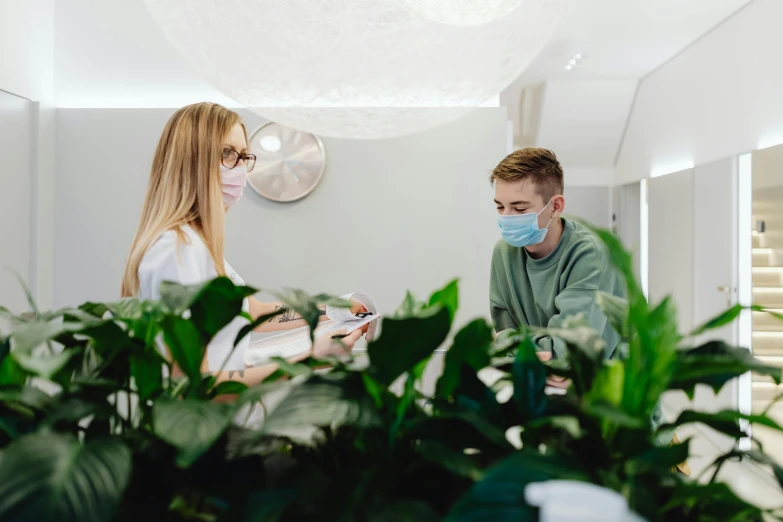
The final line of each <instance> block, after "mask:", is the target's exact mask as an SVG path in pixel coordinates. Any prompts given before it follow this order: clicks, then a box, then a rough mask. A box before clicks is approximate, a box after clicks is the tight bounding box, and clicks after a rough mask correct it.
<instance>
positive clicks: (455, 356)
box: [435, 319, 492, 398]
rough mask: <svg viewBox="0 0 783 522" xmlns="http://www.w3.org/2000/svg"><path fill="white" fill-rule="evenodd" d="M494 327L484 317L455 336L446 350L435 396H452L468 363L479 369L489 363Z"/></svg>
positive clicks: (471, 366)
mask: <svg viewBox="0 0 783 522" xmlns="http://www.w3.org/2000/svg"><path fill="white" fill-rule="evenodd" d="M491 344H492V329H491V328H490V326H489V325H488V324H487V322H486V321H485V320H483V319H476V320H475V321H472V322H471V323H469V324H468V325H467V326H465V327H464V328H463V329H462V330H460V331H459V333H457V335H456V336H455V337H454V343H453V344H452V345H451V348H449V351H448V352H446V357H445V361H444V366H443V373H442V374H441V376H440V378H439V379H438V383H437V386H436V391H435V396H436V397H438V398H446V397H449V396H451V394H452V393H453V392H454V390H455V389H456V388H457V386H458V385H459V376H460V369H461V368H462V365H463V364H467V365H468V366H469V367H470V368H473V370H475V371H478V370H480V369H482V368H485V367H486V366H488V365H489V359H490V358H489V351H488V350H489V347H490V345H491Z"/></svg>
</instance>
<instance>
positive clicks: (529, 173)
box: [489, 148, 563, 200]
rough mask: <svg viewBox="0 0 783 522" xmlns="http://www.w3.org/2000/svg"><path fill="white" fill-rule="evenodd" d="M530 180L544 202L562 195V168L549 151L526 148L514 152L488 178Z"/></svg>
mask: <svg viewBox="0 0 783 522" xmlns="http://www.w3.org/2000/svg"><path fill="white" fill-rule="evenodd" d="M499 179H502V180H503V181H522V180H531V181H532V182H533V183H534V184H535V186H536V190H537V191H538V193H539V194H541V196H543V197H544V199H545V200H547V199H551V198H552V197H553V196H556V195H561V194H563V167H562V166H560V162H559V161H557V156H555V153H554V152H552V151H551V150H547V149H538V148H528V149H521V150H516V151H514V152H512V153H511V154H509V155H508V156H506V157H505V159H504V160H503V161H501V162H500V164H499V165H498V166H497V167H495V170H493V171H492V174H491V175H490V176H489V182H490V183H492V184H493V185H494V184H495V181H496V180H499Z"/></svg>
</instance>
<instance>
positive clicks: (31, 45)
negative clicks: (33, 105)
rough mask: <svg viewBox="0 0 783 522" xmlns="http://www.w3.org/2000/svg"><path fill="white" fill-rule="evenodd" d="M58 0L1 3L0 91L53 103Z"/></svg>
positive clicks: (5, 1) (1, 1)
mask: <svg viewBox="0 0 783 522" xmlns="http://www.w3.org/2000/svg"><path fill="white" fill-rule="evenodd" d="M54 3H55V0H24V1H19V0H0V90H3V91H6V92H10V93H13V94H16V95H17V96H22V97H24V98H27V99H30V100H34V101H39V100H45V101H50V100H51V99H52V96H53V89H54V84H53V77H54Z"/></svg>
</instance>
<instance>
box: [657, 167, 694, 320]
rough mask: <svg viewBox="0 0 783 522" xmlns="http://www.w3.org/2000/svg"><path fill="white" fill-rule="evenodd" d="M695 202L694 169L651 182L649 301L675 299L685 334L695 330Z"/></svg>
mask: <svg viewBox="0 0 783 522" xmlns="http://www.w3.org/2000/svg"><path fill="white" fill-rule="evenodd" d="M693 201H694V191H693V169H689V170H684V171H681V172H676V173H674V174H669V175H667V176H662V177H658V178H653V179H651V180H649V182H648V193H647V203H648V212H649V229H648V230H649V240H648V274H649V276H648V277H649V298H650V302H651V303H657V302H659V301H660V300H661V299H663V298H664V297H666V296H667V295H670V296H672V298H673V299H674V302H675V303H677V312H678V319H679V324H680V331H683V332H686V331H690V330H691V329H692V328H693V326H694V321H693V267H694V264H693V256H694V248H693V246H694V229H693V222H694V221H693V218H694V213H693V210H694V209H693Z"/></svg>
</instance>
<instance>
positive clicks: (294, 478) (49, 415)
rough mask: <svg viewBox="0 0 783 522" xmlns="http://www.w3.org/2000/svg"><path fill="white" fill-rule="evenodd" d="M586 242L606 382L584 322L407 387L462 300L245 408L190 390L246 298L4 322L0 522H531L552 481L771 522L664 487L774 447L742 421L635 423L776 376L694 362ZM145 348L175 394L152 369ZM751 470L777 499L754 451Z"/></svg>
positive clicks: (224, 296)
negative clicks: (614, 353)
mask: <svg viewBox="0 0 783 522" xmlns="http://www.w3.org/2000/svg"><path fill="white" fill-rule="evenodd" d="M596 233H597V234H598V235H599V237H600V238H601V239H602V240H603V241H604V243H605V244H606V246H607V248H608V249H609V251H610V253H611V255H612V258H613V260H614V262H615V263H616V265H617V267H618V269H619V270H620V271H621V273H622V274H623V275H624V276H625V279H626V284H627V287H628V295H629V298H628V301H627V302H626V301H620V300H617V299H615V298H612V297H611V296H607V295H600V296H599V303H600V304H601V306H602V308H603V309H604V311H605V313H606V314H607V316H608V317H609V318H610V320H611V321H612V324H613V325H614V326H615V328H616V329H617V330H618V332H620V333H621V334H622V336H623V337H624V339H625V346H626V348H625V349H624V350H623V353H622V354H621V355H622V356H621V357H620V358H618V359H616V360H606V359H605V357H604V353H603V346H602V345H601V342H600V339H599V337H598V336H597V334H596V333H595V332H593V331H592V330H590V329H589V328H588V327H586V326H585V325H584V324H583V323H582V322H581V320H580V319H579V318H574V319H572V320H571V321H570V322H569V323H568V324H567V325H566V326H565V327H564V328H563V329H560V330H557V331H539V330H523V331H519V332H513V333H511V334H507V335H504V336H502V337H500V338H499V339H497V340H495V339H493V335H492V330H491V327H490V325H488V324H487V322H486V321H485V320H482V319H477V320H474V321H472V322H470V323H469V324H467V325H466V326H465V327H463V328H462V329H461V330H459V331H458V332H457V333H456V335H455V336H454V337H453V341H452V342H451V346H450V349H449V350H448V352H447V354H446V356H445V364H444V370H443V374H442V375H441V377H440V378H439V379H438V382H437V386H436V389H435V393H434V396H433V397H424V396H422V395H421V393H420V392H419V391H418V390H417V382H418V381H420V380H421V378H422V375H423V372H424V368H425V366H426V364H427V362H428V361H429V359H430V357H431V356H432V353H433V352H434V350H435V349H436V348H438V347H439V346H440V345H441V344H443V343H444V342H445V341H446V340H447V338H448V336H449V332H450V329H451V325H452V321H453V317H454V313H455V311H456V309H457V284H456V282H452V283H450V284H449V285H447V286H446V287H444V288H443V289H442V290H440V291H438V292H436V293H435V294H433V295H432V296H431V298H430V299H429V300H428V301H427V302H418V301H416V299H415V298H413V296H411V295H408V297H407V298H406V300H405V302H404V303H403V305H402V306H401V307H400V309H399V310H398V311H397V313H396V314H395V315H394V316H393V317H391V318H388V319H386V320H384V323H383V333H382V335H381V337H379V338H378V339H377V340H376V341H374V342H373V343H371V344H370V345H369V347H368V357H367V358H366V359H360V358H356V359H353V358H351V359H347V360H337V359H335V360H330V361H328V362H329V363H331V364H332V369H331V370H330V371H328V372H321V371H315V370H314V368H315V367H317V366H319V365H320V364H321V362H319V361H309V362H308V363H307V364H288V363H286V362H284V361H280V371H279V372H278V374H276V375H275V376H273V378H272V379H270V380H269V382H265V383H262V384H260V385H258V386H255V387H251V388H247V387H245V386H244V385H242V384H240V383H236V382H224V383H221V384H219V385H215V382H214V379H213V378H212V377H209V376H202V375H201V373H200V362H201V360H202V358H203V355H204V349H205V346H206V345H207V343H208V342H209V340H210V339H211V338H212V337H213V336H214V335H215V333H217V332H218V331H219V330H220V329H222V327H223V326H225V325H226V324H228V323H229V322H230V321H231V320H232V319H233V318H234V317H235V316H237V315H239V314H240V313H241V303H242V299H243V298H244V297H246V296H247V295H250V294H252V293H254V292H255V290H254V289H251V288H247V287H236V286H234V285H233V284H232V283H231V282H230V281H229V280H227V279H221V278H219V279H216V280H214V281H211V282H209V283H207V284H205V285H201V286H197V287H181V286H177V285H172V284H168V285H165V286H164V288H162V292H161V295H162V299H161V301H160V302H139V301H137V300H132V299H131V300H124V301H120V302H117V303H107V304H97V303H87V304H85V305H83V306H81V307H79V308H77V309H66V310H58V311H55V312H51V313H38V312H36V313H34V315H33V316H32V317H27V316H25V317H17V316H13V315H11V314H10V313H8V312H7V311H2V313H3V315H4V316H5V317H6V318H7V319H8V320H10V321H12V322H13V323H15V328H14V330H13V331H12V333H10V334H9V335H7V336H5V337H3V338H2V344H0V521H5V520H14V521H17V520H19V521H27V520H29V521H44V520H57V521H88V522H92V521H95V522H98V521H111V520H117V521H125V520H128V521H131V520H133V521H138V520H161V521H168V520H171V521H174V520H177V521H181V520H204V521H207V520H238V521H268V522H272V521H281V522H288V521H305V522H306V521H313V522H315V521H346V522H348V521H357V522H358V521H369V520H372V521H406V520H407V521H419V520H421V521H425V520H426V521H431V520H438V519H442V520H447V521H454V522H463V521H473V520H476V521H479V520H480V521H485V520H489V519H493V520H497V521H498V522H502V521H504V520H509V521H511V520H514V521H524V520H537V512H536V510H535V509H534V508H532V507H530V506H528V505H527V504H526V503H525V501H524V494H523V493H524V489H525V487H526V486H527V485H528V484H530V483H532V482H538V481H545V480H549V479H570V480H580V481H588V482H592V483H595V484H598V485H601V486H604V487H607V488H610V489H613V490H615V491H618V492H620V493H621V494H622V495H624V496H625V498H626V499H627V500H628V502H629V505H630V506H631V507H632V508H633V509H634V510H635V511H636V512H637V513H639V514H640V515H642V516H644V517H645V518H647V519H648V520H650V521H657V520H667V521H668V520H699V521H701V520H716V521H717V520H721V521H722V520H760V519H761V517H762V515H763V514H764V513H765V512H764V511H763V510H761V509H759V508H757V507H756V506H753V505H751V504H749V503H747V502H745V501H743V500H741V499H740V498H738V497H737V496H736V495H735V494H734V493H733V492H732V491H731V490H730V489H729V488H728V487H727V486H726V485H724V484H721V483H719V482H717V472H715V473H713V474H712V476H711V477H706V478H705V480H702V481H694V480H690V479H688V478H687V477H685V476H683V475H681V474H678V473H677V472H675V471H673V469H672V468H673V466H674V465H676V464H678V463H680V462H682V461H684V460H685V459H686V458H687V456H688V453H689V445H688V441H685V442H684V443H682V444H675V445H669V444H668V441H669V440H670V439H671V437H670V435H671V433H672V431H673V430H674V429H675V428H677V427H678V426H681V425H684V424H687V423H692V422H700V423H703V424H706V425H708V426H710V427H712V428H714V429H716V430H718V431H720V432H723V433H726V434H728V435H729V436H732V437H735V438H740V437H742V436H743V433H742V432H741V431H740V430H739V428H738V421H739V420H740V419H746V420H749V421H751V422H753V423H757V424H763V425H765V426H768V427H771V428H773V429H777V430H783V428H780V427H779V426H778V425H777V424H775V423H774V422H773V421H772V420H771V419H769V418H768V417H766V416H765V415H758V416H746V415H741V414H740V413H738V412H735V411H725V412H719V413H715V414H707V413H702V412H694V411H686V412H684V413H682V415H680V417H679V418H678V419H675V420H674V421H673V422H672V423H671V424H667V425H663V426H653V425H652V423H651V421H650V414H651V412H652V410H653V408H654V407H655V405H656V404H657V402H658V400H659V399H660V396H661V394H662V393H663V392H665V391H667V390H683V391H685V392H686V393H688V394H691V395H692V394H693V392H694V389H695V387H696V386H697V385H698V384H706V385H708V386H710V387H712V388H713V389H714V390H716V391H717V390H719V389H720V388H721V387H722V386H723V385H724V384H725V383H726V382H728V381H730V380H731V379H733V378H735V377H737V376H739V375H741V374H743V373H745V372H746V371H750V370H752V371H756V372H760V373H763V374H765V375H769V376H771V377H772V378H773V379H774V380H775V381H776V382H780V379H781V371H780V368H777V367H770V366H766V365H764V364H762V363H761V362H759V361H758V360H756V359H754V358H753V357H752V356H751V355H750V353H749V352H748V351H746V350H743V349H740V348H735V347H731V346H727V345H725V344H723V343H720V342H710V343H707V344H704V345H701V346H692V341H691V339H692V336H689V337H685V338H684V337H682V336H681V335H679V333H678V329H677V323H676V319H675V314H674V312H675V309H674V304H673V303H672V302H671V301H670V300H664V301H663V302H661V303H659V304H657V305H654V306H651V305H649V304H648V303H647V301H646V300H645V299H644V297H643V295H642V293H641V291H640V290H639V288H638V285H637V283H636V281H635V279H634V278H633V275H632V273H631V264H630V258H629V256H628V254H627V253H626V252H625V251H624V250H623V249H622V248H621V246H620V245H619V243H618V242H617V240H616V239H615V238H614V237H613V236H611V235H610V234H608V233H605V232H603V231H597V232H596ZM282 298H283V300H284V302H285V303H286V305H287V306H288V307H289V308H291V309H294V310H296V311H297V312H299V313H300V314H302V315H303V317H305V318H306V319H308V321H309V323H310V325H311V328H314V326H315V324H316V322H317V310H316V307H315V304H316V302H319V301H322V300H324V299H327V300H328V299H331V298H329V297H328V296H317V297H316V298H310V297H308V296H306V295H305V294H303V293H301V292H289V293H288V294H286V295H284V296H282ZM332 302H334V303H335V304H339V302H338V300H333V301H332ZM186 312H187V313H186ZM740 312H741V308H739V307H735V308H733V309H731V310H729V311H727V312H726V313H725V314H723V315H721V316H720V317H717V318H715V319H714V320H713V321H710V322H709V323H707V324H706V325H704V326H703V327H701V328H699V329H698V330H697V331H696V332H694V334H702V333H704V332H706V331H708V330H709V329H711V328H715V327H719V326H722V325H724V324H726V323H728V322H730V321H732V320H734V319H735V318H736V317H737V315H738V314H739V313H740ZM278 313H282V311H279V312H278ZM185 317H187V318H185ZM270 318H271V317H265V318H260V319H259V320H258V321H255V322H254V323H253V324H250V325H249V326H248V328H247V329H246V330H244V331H243V332H242V334H241V335H244V334H248V333H249V332H250V330H251V329H252V327H253V326H255V325H257V324H260V322H263V321H264V320H268V319H270ZM540 334H547V335H552V336H557V337H560V338H561V339H563V340H564V341H565V343H566V345H567V348H568V354H569V357H568V360H567V361H557V362H554V363H551V364H543V363H541V362H540V361H539V360H538V358H537V357H536V353H535V352H536V347H535V345H534V343H533V341H532V339H533V337H534V336H537V335H540ZM160 339H162V340H164V341H165V343H166V345H167V346H168V347H169V350H170V353H171V356H172V358H173V359H174V360H175V361H176V363H177V366H178V367H179V368H181V369H182V372H183V373H184V376H176V375H175V374H173V373H172V367H171V363H170V362H169V361H167V360H166V359H164V358H163V357H161V356H160V352H159V350H158V340H160ZM479 372H481V374H479ZM486 373H492V374H493V375H494V376H493V377H492V379H491V380H489V378H487V377H486V376H485V375H484V374H486ZM550 373H551V374H556V375H560V376H564V377H568V378H569V379H570V380H571V382H572V385H571V388H570V389H569V392H568V394H566V395H564V396H549V395H547V394H546V393H545V381H546V377H547V375H548V374H550ZM282 376H286V377H288V379H278V377H282ZM398 379H401V380H402V381H403V382H404V385H403V391H402V392H401V393H399V394H395V393H392V392H391V391H390V385H391V384H392V383H393V382H395V381H397V380H398ZM270 393H276V394H281V395H282V396H283V398H282V400H281V401H280V402H279V404H277V406H276V407H274V408H273V409H271V411H269V412H268V414H267V415H266V416H265V419H264V422H263V425H262V426H261V428H260V429H248V428H244V427H242V426H241V424H242V422H241V420H242V418H243V417H242V416H243V415H244V414H245V413H246V410H247V408H248V407H249V406H250V405H254V404H259V403H260V402H261V403H263V400H264V399H265V398H266V397H268V396H269V394H270ZM224 396H227V397H233V399H232V400H228V401H227V400H225V399H226V397H224ZM221 398H222V400H220V399H221ZM215 399H219V400H215ZM735 456H737V455H736V454H735V453H734V452H731V453H729V454H726V455H722V456H720V457H719V458H718V459H717V460H716V461H715V464H714V466H713V468H711V469H713V470H717V469H720V467H721V466H722V465H723V463H724V462H726V460H728V459H730V458H733V457H735ZM744 456H745V457H746V458H750V459H752V460H755V461H757V462H760V463H762V464H765V465H769V466H772V468H773V470H774V471H775V474H776V476H777V478H778V480H780V481H782V482H783V469H782V468H780V467H779V466H778V465H777V464H776V463H774V462H772V461H771V459H769V457H767V456H766V455H765V454H764V453H763V451H762V448H761V447H759V446H758V445H757V446H756V448H755V449H754V450H753V451H751V452H748V453H747V454H745V455H744ZM766 514H768V515H770V516H776V515H777V513H776V512H767V513H766ZM781 520H783V518H781Z"/></svg>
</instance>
